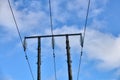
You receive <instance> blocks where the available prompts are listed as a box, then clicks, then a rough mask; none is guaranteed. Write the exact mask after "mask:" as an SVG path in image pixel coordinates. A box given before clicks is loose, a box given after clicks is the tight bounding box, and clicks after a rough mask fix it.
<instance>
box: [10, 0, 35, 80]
mask: <svg viewBox="0 0 120 80" xmlns="http://www.w3.org/2000/svg"><path fill="white" fill-rule="evenodd" d="M8 4H9V8H10V11H11V13H12V17H13V20H14V23H15V26H16V29H17V32H18V35H19V38H20V42H21V44H22V47H23V49H24V53H25V58H26V60H27V63H28V67H29V70H30V73H31V76H32V79H33V80H34V76H33V72H32V68H31V65H30V62H29V59H28V56H27V53H26V49H25V45H24V44H23V42H22V36H21V34H20V30H19V27H18V24H17V21H16V18H15V15H14V12H13V9H12V6H11V3H10V1H9V0H8Z"/></svg>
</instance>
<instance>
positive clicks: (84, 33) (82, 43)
mask: <svg viewBox="0 0 120 80" xmlns="http://www.w3.org/2000/svg"><path fill="white" fill-rule="evenodd" d="M90 2H91V1H90V0H89V1H88V7H87V13H86V18H85V24H84V32H83V37H81V40H80V41H81V54H80V59H79V66H78V73H77V80H79V74H80V68H81V62H82V55H83V47H84V40H85V35H86V27H87V22H88V14H89V9H90Z"/></svg>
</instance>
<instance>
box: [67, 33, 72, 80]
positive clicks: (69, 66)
mask: <svg viewBox="0 0 120 80" xmlns="http://www.w3.org/2000/svg"><path fill="white" fill-rule="evenodd" d="M66 51H67V63H68V77H69V80H72V68H71V56H70V45H69V37H68V35H66Z"/></svg>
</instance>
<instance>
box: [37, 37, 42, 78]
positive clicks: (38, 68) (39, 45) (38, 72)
mask: <svg viewBox="0 0 120 80" xmlns="http://www.w3.org/2000/svg"><path fill="white" fill-rule="evenodd" d="M40 67H41V38H40V37H38V62H37V74H38V75H37V80H41V73H40V72H41V68H40Z"/></svg>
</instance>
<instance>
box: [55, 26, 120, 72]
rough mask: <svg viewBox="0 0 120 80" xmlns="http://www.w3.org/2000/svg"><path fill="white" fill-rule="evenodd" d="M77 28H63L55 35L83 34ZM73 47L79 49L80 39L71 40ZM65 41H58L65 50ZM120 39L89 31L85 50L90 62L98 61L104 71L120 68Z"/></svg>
mask: <svg viewBox="0 0 120 80" xmlns="http://www.w3.org/2000/svg"><path fill="white" fill-rule="evenodd" d="M81 31H82V30H79V29H77V28H75V26H71V27H70V26H63V27H62V28H58V29H56V30H54V33H55V34H57V33H75V32H76V33H77V32H81ZM71 39H72V40H70V42H71V47H73V48H76V50H77V49H79V47H80V45H79V40H78V37H75V38H73V37H72V38H71ZM64 43H65V39H57V40H56V45H58V46H59V47H61V48H63V46H65V45H63V44H64ZM119 44H120V37H119V36H118V37H115V36H114V35H112V34H108V33H103V32H100V31H99V30H95V29H87V33H86V38H85V46H84V49H85V51H86V52H87V54H86V55H87V56H88V58H89V59H90V60H96V61H98V62H99V63H98V64H97V65H96V66H98V67H99V68H102V69H108V70H113V69H116V68H119V67H120V63H119V61H120V54H119V53H120V50H119V49H120V45H119Z"/></svg>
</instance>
